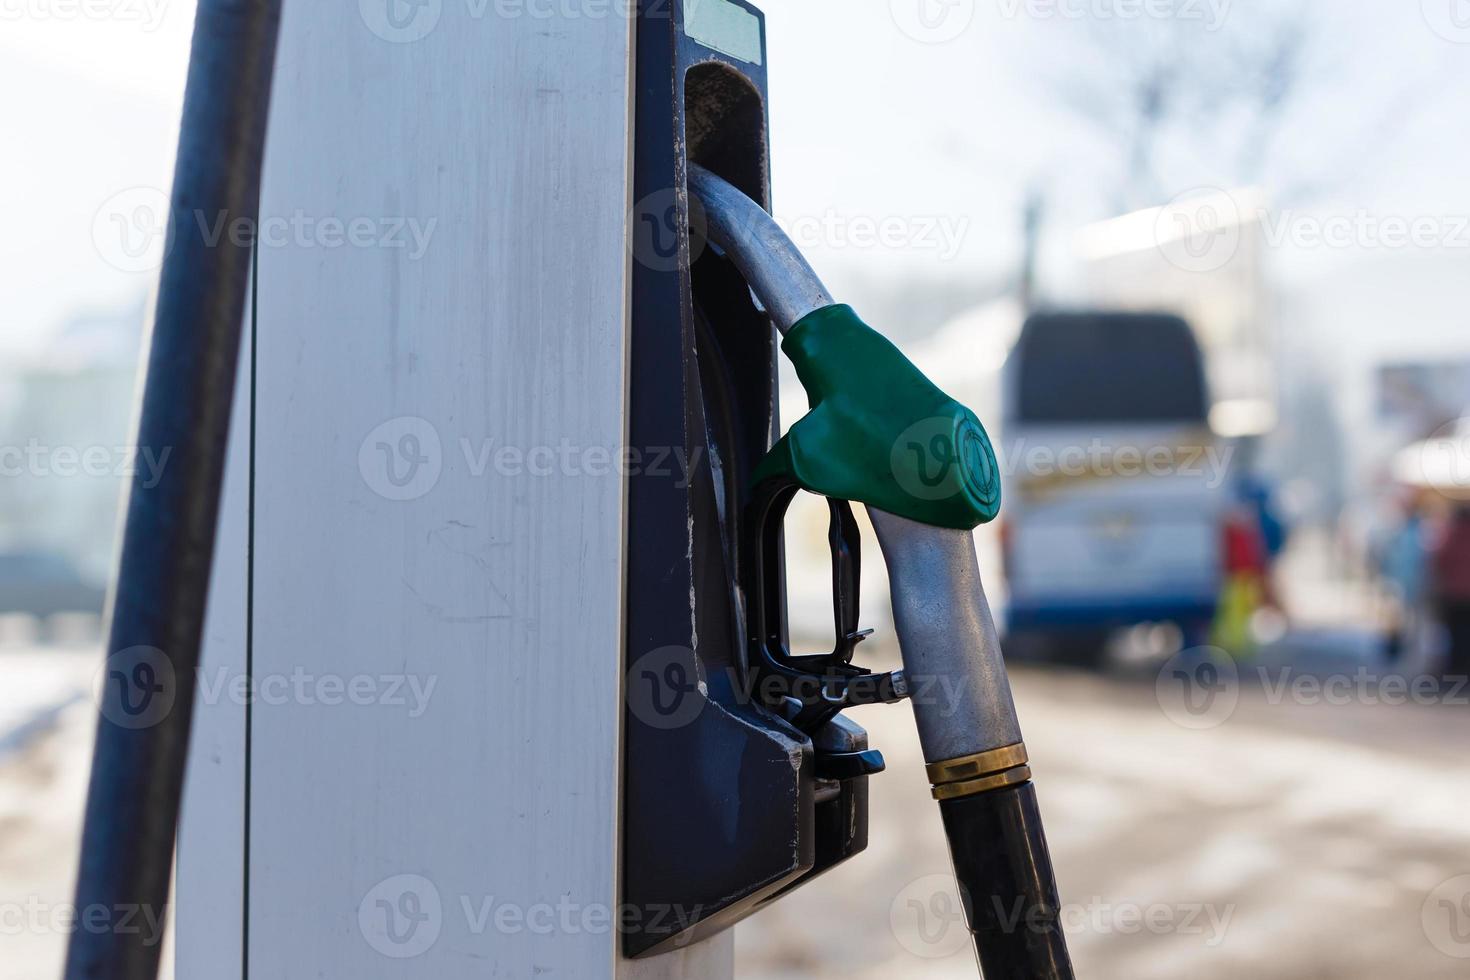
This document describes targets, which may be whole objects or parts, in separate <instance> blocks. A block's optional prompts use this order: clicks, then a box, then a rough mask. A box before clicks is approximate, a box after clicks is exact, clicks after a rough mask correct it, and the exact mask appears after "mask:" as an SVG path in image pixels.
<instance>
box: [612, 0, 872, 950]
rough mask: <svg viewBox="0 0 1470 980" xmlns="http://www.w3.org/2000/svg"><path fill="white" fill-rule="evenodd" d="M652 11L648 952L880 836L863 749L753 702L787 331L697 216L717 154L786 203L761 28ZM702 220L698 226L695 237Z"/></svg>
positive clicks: (639, 370)
mask: <svg viewBox="0 0 1470 980" xmlns="http://www.w3.org/2000/svg"><path fill="white" fill-rule="evenodd" d="M694 6H695V7H697V8H698V19H699V21H698V23H695V24H692V25H686V23H685V15H684V7H683V4H682V0H641V2H640V4H639V19H638V39H637V51H638V63H637V101H636V105H637V122H636V147H635V154H634V158H635V173H634V181H633V183H634V192H633V198H634V201H635V204H634V210H633V214H632V219H633V226H634V227H633V253H634V254H633V267H632V281H633V295H632V338H631V364H632V366H631V375H630V395H629V397H630V413H629V414H630V436H629V439H630V441H629V445H630V447H631V448H632V453H635V454H636V457H634V456H633V455H632V454H630V457H629V459H630V462H631V461H634V460H635V459H636V465H630V466H629V472H630V475H629V483H628V548H627V556H628V557H627V576H628V579H627V665H628V672H627V677H626V688H625V691H626V699H627V700H626V725H625V730H624V766H623V781H624V786H623V864H622V889H623V895H622V903H623V906H624V907H623V909H622V910H621V911H622V914H621V916H620V919H621V922H620V928H621V929H622V930H623V937H624V938H623V944H624V951H625V952H626V954H627V955H629V956H642V955H648V954H651V953H657V952H664V951H667V950H670V949H674V948H678V947H680V946H683V945H685V944H687V943H690V942H693V941H695V940H697V939H700V938H704V937H706V936H709V935H712V934H714V933H716V932H719V931H720V930H723V929H726V928H728V927H729V926H731V925H733V924H734V923H735V922H737V921H738V920H740V919H742V918H744V917H745V916H747V915H749V914H750V913H752V912H754V911H756V910H757V909H759V908H761V907H763V906H764V905H765V904H766V903H768V902H770V901H771V900H772V899H774V898H775V897H777V896H778V895H780V894H782V893H784V892H786V891H789V890H790V889H792V888H794V887H796V886H797V885H799V884H801V883H802V882H804V881H806V880H809V879H810V878H812V877H813V876H815V875H817V874H819V873H821V872H822V871H824V870H826V869H827V868H829V867H831V866H832V865H834V864H836V863H838V862H839V861H842V860H844V859H845V858H847V857H849V856H851V855H852V854H854V853H857V852H858V851H860V850H862V849H863V848H864V847H865V846H866V844H867V777H866V776H865V775H855V776H850V777H847V778H819V777H818V775H817V770H818V768H819V763H820V764H821V768H822V770H823V775H824V776H832V774H833V773H834V772H839V771H841V770H840V768H839V767H836V766H834V765H832V764H831V760H833V759H834V758H850V756H849V755H847V754H850V753H852V752H855V751H858V750H861V749H864V748H866V744H867V736H866V734H865V733H864V732H863V731H862V729H860V728H858V727H857V726H855V725H853V724H851V723H850V722H847V721H846V720H844V719H841V718H839V719H837V720H836V721H833V722H831V723H829V724H827V725H826V727H824V728H822V729H820V730H818V731H816V732H814V733H812V734H807V733H804V732H803V731H801V730H799V729H797V728H796V727H794V726H793V725H792V724H789V723H788V722H787V721H786V720H785V719H784V718H783V717H782V716H781V715H780V714H779V713H778V711H777V710H773V708H772V707H770V706H768V705H766V704H764V703H762V702H761V700H760V698H759V697H758V696H755V695H754V694H753V693H752V692H751V691H750V677H749V671H748V669H747V654H746V649H747V639H746V636H747V626H746V623H745V614H744V600H743V597H742V594H741V589H740V586H739V583H740V582H741V581H743V578H744V576H745V574H746V570H747V567H748V564H749V562H748V556H747V555H745V554H743V553H742V549H741V547H740V541H741V534H740V528H739V523H740V521H739V517H740V514H741V512H742V510H743V509H744V507H745V505H746V503H747V502H748V498H749V487H750V477H751V473H752V471H753V469H754V467H755V465H756V463H757V462H758V461H759V460H760V459H761V457H762V456H763V455H764V454H765V453H766V451H767V450H768V449H769V448H770V446H771V445H772V444H773V442H774V441H775V438H776V436H777V435H778V432H777V430H776V426H777V419H778V412H777V410H776V358H777V356H778V351H777V347H776V343H775V335H774V331H773V330H772V329H771V326H770V324H769V321H767V319H766V318H765V316H764V315H763V314H762V313H761V312H760V311H759V310H757V309H756V308H755V306H754V304H753V303H752V301H751V298H750V293H749V291H748V290H747V289H746V287H745V284H744V282H743V280H742V279H741V278H740V275H739V274H738V273H737V272H736V271H735V268H734V266H733V265H731V264H730V263H729V262H727V261H726V260H725V259H724V258H723V257H722V256H720V255H718V254H716V251H715V250H714V249H713V248H712V247H710V246H707V245H706V244H705V243H704V241H703V238H702V235H701V233H700V228H701V221H700V218H699V215H698V213H697V208H696V212H695V213H694V214H693V215H692V216H691V215H690V201H689V197H688V194H687V192H686V179H685V177H686V166H687V162H688V161H689V160H693V161H694V162H697V163H700V164H702V165H703V166H705V167H707V168H709V169H710V170H711V171H713V172H715V173H717V174H719V175H720V176H722V177H724V178H725V179H726V180H729V181H730V182H731V183H733V184H735V185H736V186H737V187H739V188H740V189H741V190H743V191H745V193H747V194H749V195H750V196H751V197H752V198H754V199H756V200H758V201H761V202H763V203H766V204H767V205H769V186H770V185H769V169H768V155H767V154H768V150H767V145H766V132H767V125H766V120H767V113H766V92H767V90H766V69H765V61H766V59H765V51H764V22H763V19H762V17H761V14H760V13H759V11H757V10H756V9H755V8H754V7H753V6H751V5H750V4H747V3H743V2H739V0H700V2H699V3H698V4H696V5H694ZM691 224H692V225H693V233H692V234H691V231H690V225H691Z"/></svg>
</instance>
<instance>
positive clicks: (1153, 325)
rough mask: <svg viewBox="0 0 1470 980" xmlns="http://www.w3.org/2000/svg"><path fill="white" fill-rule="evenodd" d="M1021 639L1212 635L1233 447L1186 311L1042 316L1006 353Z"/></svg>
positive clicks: (1016, 631) (1005, 421)
mask: <svg viewBox="0 0 1470 980" xmlns="http://www.w3.org/2000/svg"><path fill="white" fill-rule="evenodd" d="M1003 391H1004V394H1003V404H1004V407H1003V409H1002V412H1001V416H1000V427H999V428H1000V439H1001V445H1002V446H1004V447H1005V450H1006V452H1007V455H1008V461H1009V467H1008V469H1009V473H1008V475H1009V477H1010V479H1009V481H1008V485H1007V487H1006V491H1007V493H1006V510H1005V521H1006V523H1005V530H1004V532H1003V536H1002V540H1003V542H1004V547H1005V552H1004V556H1005V562H1004V571H1005V578H1006V583H1007V586H1008V588H1009V592H1010V600H1009V603H1008V605H1007V610H1006V623H1007V627H1008V633H1007V652H1008V654H1009V655H1012V656H1017V655H1020V656H1025V655H1027V654H1030V653H1032V650H1031V649H1030V648H1032V647H1041V648H1042V650H1041V653H1042V655H1047V654H1050V655H1051V656H1053V657H1055V658H1058V659H1063V660H1067V661H1071V662H1078V661H1080V662H1082V663H1092V662H1095V661H1096V660H1097V659H1098V658H1099V657H1100V656H1101V655H1102V653H1103V651H1104V649H1105V647H1106V634H1107V632H1108V631H1110V630H1112V629H1116V628H1120V627H1125V626H1132V625H1135V624H1138V623H1145V622H1169V623H1174V624H1176V625H1177V626H1178V627H1179V628H1180V629H1182V630H1183V633H1184V636H1185V637H1186V642H1190V641H1192V642H1191V645H1199V644H1202V643H1204V642H1205V640H1206V639H1207V638H1208V634H1209V629H1210V624H1211V623H1212V622H1213V621H1214V618H1215V613H1216V605H1217V602H1218V600H1219V596H1220V590H1221V586H1222V582H1223V580H1224V574H1223V573H1224V567H1223V562H1222V551H1223V545H1224V535H1225V526H1224V520H1223V518H1224V515H1225V507H1224V498H1225V494H1226V492H1227V488H1226V487H1225V486H1224V484H1225V480H1226V478H1227V475H1226V473H1225V461H1224V457H1223V455H1222V453H1221V451H1220V450H1221V447H1220V446H1219V445H1218V444H1217V442H1216V440H1215V438H1214V436H1213V435H1212V434H1211V433H1210V430H1209V395H1208V392H1207V389H1206V380H1205V370H1204V364H1203V360H1202V357H1201V354H1200V349H1199V344H1198V343H1196V341H1195V338H1194V333H1193V332H1192V330H1191V329H1190V327H1189V324H1187V323H1185V322H1184V321H1183V320H1181V319H1179V318H1178V317H1173V316H1163V315H1147V314H1138V313H1112V314H1108V313H1051V314H1036V315H1033V316H1032V317H1030V318H1029V319H1028V320H1027V321H1026V324H1025V326H1024V327H1022V329H1021V336H1020V338H1019V339H1018V340H1017V341H1016V346H1015V348H1014V349H1013V351H1012V353H1011V357H1010V359H1009V361H1008V363H1007V365H1006V371H1005V378H1004V386H1003Z"/></svg>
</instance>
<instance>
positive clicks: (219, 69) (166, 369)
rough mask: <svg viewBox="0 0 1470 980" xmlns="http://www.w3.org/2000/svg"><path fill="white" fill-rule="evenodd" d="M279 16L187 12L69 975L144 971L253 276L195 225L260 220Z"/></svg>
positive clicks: (178, 787) (153, 961)
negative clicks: (159, 464)
mask: <svg viewBox="0 0 1470 980" xmlns="http://www.w3.org/2000/svg"><path fill="white" fill-rule="evenodd" d="M279 24H280V0H200V2H199V5H198V13H197V15H196V20H195V25H194V40H193V49H192V54H191V57H190V62H189V76H188V86H187V89H186V92H185V96H184V115H183V122H182V127H181V130H180V136H179V152H178V159H177V162H176V165H175V173H174V186H173V194H172V197H171V207H172V215H171V221H170V226H169V251H168V253H167V256H166V258H165V260H164V264H163V270H162V274H161V280H160V285H159V294H158V306H157V313H156V315H155V318H154V322H153V331H152V339H151V344H150V347H149V352H148V371H147V379H146V382H145V384H144V389H143V402H142V410H141V413H140V418H139V424H138V434H137V440H138V442H137V445H138V447H139V450H140V452H141V451H145V450H146V451H148V452H151V453H152V454H153V458H154V459H160V460H164V463H163V469H162V476H161V478H156V475H155V474H153V473H152V472H151V471H148V472H145V470H146V468H144V467H140V468H139V475H137V476H135V477H134V478H133V483H132V486H131V487H130V489H129V494H128V504H127V523H126V526H125V528H124V531H123V542H122V556H121V560H120V563H119V567H118V575H117V586H116V590H115V592H114V595H113V602H112V614H111V627H110V634H109V638H108V647H107V650H106V653H107V654H108V655H109V656H108V663H107V666H106V668H105V671H104V678H105V683H104V684H103V685H102V686H101V688H100V691H101V698H100V705H99V706H100V708H101V711H100V714H99V718H98V727H97V741H96V748H95V752H94V755H93V760H92V778H91V785H90V787H89V789H88V793H87V811H86V824H85V827H84V830H83V833H82V856H81V865H80V869H79V871H78V876H77V891H76V902H77V910H78V911H77V923H76V927H75V929H74V931H73V932H72V934H71V938H70V945H69V948H68V951H67V963H66V978H67V980H84V978H85V980H96V978H106V980H152V978H154V977H156V976H157V972H158V961H159V953H160V942H159V941H160V939H161V936H160V935H159V934H158V931H157V930H155V929H153V928H150V927H149V926H148V923H150V922H157V923H162V922H163V920H164V914H165V909H166V907H167V904H168V898H169V877H170V872H171V869H172V864H173V852H174V840H175V836H176V834H177V829H178V815H179V799H180V796H181V793H182V789H183V782H184V764H185V759H186V755H187V751H188V745H189V726H190V721H191V715H192V711H193V699H194V698H193V696H194V682H195V677H196V669H197V667H198V664H199V649H200V644H201V634H202V632H203V626H204V610H205V598H206V595H207V594H208V588H209V572H210V566H211V563H212V560H213V556H214V539H215V522H216V518H217V516H218V512H219V497H220V484H221V480H222V477H223V473H224V461H225V442H226V439H227V436H228V432H229V424H230V408H231V400H232V397H233V394H234V387H235V368H236V363H237V361H238V358H239V353H240V336H241V317H242V315H243V313H244V307H245V301H246V297H247V287H248V283H249V275H250V259H251V242H250V241H249V239H248V238H247V237H246V236H242V235H239V234H233V235H232V234H230V233H228V232H227V233H226V234H224V235H221V236H218V237H216V236H215V235H213V234H212V233H210V234H207V233H206V231H205V230H206V229H209V230H210V231H211V232H212V231H213V230H214V229H217V228H221V227H223V228H226V229H229V228H231V227H235V228H246V229H250V230H251V231H253V229H255V228H256V227H258V218H259V214H258V212H259V207H260V168H261V155H262V148H263V143H264V140H265V125H266V115H267V109H268V105H269V101H270V87H271V75H272V71H273V68H274V64H275V52H276V38H277V34H278V30H279ZM220 218H224V219H225V220H224V223H223V224H220V223H218V222H219V219H220ZM165 452H166V453H167V454H168V455H167V457H164V456H163V454H164V453H165ZM155 478H156V483H155V482H154V479H155Z"/></svg>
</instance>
